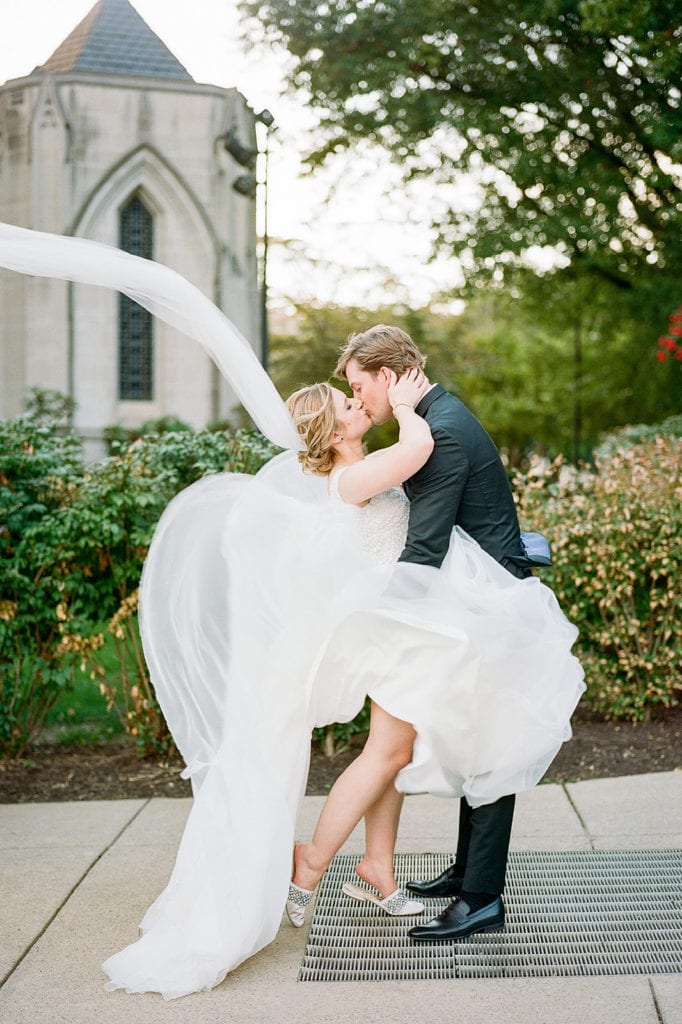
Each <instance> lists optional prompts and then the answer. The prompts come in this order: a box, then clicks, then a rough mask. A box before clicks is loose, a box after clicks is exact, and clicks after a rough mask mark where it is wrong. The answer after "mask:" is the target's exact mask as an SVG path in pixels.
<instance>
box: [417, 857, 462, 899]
mask: <svg viewBox="0 0 682 1024" xmlns="http://www.w3.org/2000/svg"><path fill="white" fill-rule="evenodd" d="M405 888H406V889H409V890H410V892H414V893H416V894H417V895H418V896H435V897H439V896H450V897H451V898H452V897H453V896H459V894H460V892H461V891H462V876H461V875H460V874H455V865H454V864H451V865H450V867H449V868H446V869H445V871H444V872H443V873H442V875H439V876H438V878H432V879H431V881H430V882H421V881H420V882H408V883H407V885H406V887H405Z"/></svg>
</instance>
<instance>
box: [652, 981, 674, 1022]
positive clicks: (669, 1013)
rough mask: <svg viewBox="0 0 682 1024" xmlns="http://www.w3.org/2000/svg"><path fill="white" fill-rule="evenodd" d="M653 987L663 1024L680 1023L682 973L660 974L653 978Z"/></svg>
mask: <svg viewBox="0 0 682 1024" xmlns="http://www.w3.org/2000/svg"><path fill="white" fill-rule="evenodd" d="M651 988H652V991H653V995H654V998H655V1000H656V1006H657V1008H658V1013H659V1016H660V1018H661V1024H680V1021H682V974H671V975H666V976H662V975H659V976H658V977H656V978H652V979H651Z"/></svg>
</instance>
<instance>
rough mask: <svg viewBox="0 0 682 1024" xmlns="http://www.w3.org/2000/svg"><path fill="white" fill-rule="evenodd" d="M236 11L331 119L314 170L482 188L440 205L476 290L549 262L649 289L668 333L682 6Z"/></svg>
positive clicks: (444, 4) (580, 3)
mask: <svg viewBox="0 0 682 1024" xmlns="http://www.w3.org/2000/svg"><path fill="white" fill-rule="evenodd" d="M241 6H242V10H243V11H244V12H245V13H246V14H247V15H248V16H250V20H249V21H248V25H249V31H250V33H251V36H252V38H253V39H259V38H260V39H261V40H264V41H267V42H268V43H269V44H273V43H274V44H279V45H281V46H284V47H286V49H287V50H288V51H289V53H290V54H291V56H292V58H293V62H292V70H291V80H292V82H293V83H294V84H295V85H296V86H298V87H300V88H302V89H303V90H305V91H306V92H307V93H308V94H309V98H310V102H311V103H312V104H313V105H314V106H315V107H316V108H318V110H320V111H321V112H322V117H321V126H320V133H321V137H320V144H319V147H318V148H317V150H316V151H315V152H314V153H313V154H312V155H311V159H312V161H313V163H315V162H321V161H323V160H324V159H326V158H327V157H328V156H330V155H331V154H334V153H338V152H342V151H344V150H347V149H348V148H349V147H351V146H352V145H353V144H355V143H357V142H359V141H362V140H364V141H369V142H372V143H376V144H378V145H380V146H382V147H385V148H386V149H387V150H388V151H389V152H390V153H391V154H392V155H393V157H394V158H395V159H396V160H397V161H398V162H399V163H400V164H401V165H402V167H403V168H404V173H405V176H406V178H409V177H411V176H415V175H427V176H428V177H429V180H430V181H431V182H432V183H433V184H434V185H452V183H453V182H457V180H458V178H459V177H460V176H461V175H463V174H464V175H468V176H472V177H473V179H474V180H475V181H476V183H477V193H478V195H477V202H476V203H475V204H471V202H462V201H460V199H459V196H458V192H457V190H456V189H455V188H450V189H445V191H441V192H440V193H434V208H435V209H436V211H437V212H436V220H437V223H438V227H439V243H440V245H441V246H442V247H444V248H445V249H447V250H448V251H450V252H454V253H456V254H457V255H458V256H459V257H460V259H461V261H462V263H463V267H464V270H465V272H466V273H467V274H468V278H469V281H470V282H473V283H479V284H480V283H483V282H485V281H488V280H490V278H491V277H493V278H494V277H497V278H499V277H500V276H501V275H502V273H503V271H504V268H505V267H506V266H508V265H509V263H510V261H511V262H513V261H515V260H517V259H519V258H521V257H522V255H523V254H524V252H525V251H526V250H527V249H528V248H529V247H532V246H539V247H547V246H549V247H553V248H554V249H556V250H557V251H558V252H560V253H562V254H564V255H565V257H566V258H567V259H568V260H570V261H572V262H573V264H574V266H579V267H580V268H581V269H584V270H585V271H589V273H590V274H591V275H593V274H596V275H599V276H600V277H601V278H603V279H606V280H609V281H611V282H613V283H614V284H615V285H616V286H617V287H619V288H622V289H633V288H639V286H640V285H641V284H642V282H649V281H651V280H652V277H654V278H655V281H656V294H655V295H652V294H651V292H649V293H647V299H648V300H650V308H654V307H655V306H656V305H657V307H658V312H659V319H660V321H661V322H662V323H664V322H665V318H666V317H667V314H668V312H669V310H670V309H672V308H673V307H674V306H675V305H677V301H679V300H676V299H675V296H676V292H678V291H679V274H680V268H681V267H682V231H681V228H682V176H681V175H680V169H679V163H680V158H681V157H682V142H681V139H682V109H681V107H680V82H681V81H682V27H681V25H680V17H679V15H680V9H679V2H678V0H607V2H603V0H599V2H597V0H520V2H515V3H511V2H508V0H488V2H487V3H486V4H479V3H478V2H477V0H423V2H421V3H419V4H417V3H414V2H413V0H378V2H371V3H370V2H367V0H336V2H334V3H326V2H322V0H296V2H295V3H294V2H293V0H265V2H261V0H249V2H243V3H242V5H241ZM675 165H677V166H675ZM439 195H440V198H438V196H439ZM653 331H654V333H657V328H656V327H655V326H654V327H653Z"/></svg>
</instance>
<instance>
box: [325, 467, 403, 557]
mask: <svg viewBox="0 0 682 1024" xmlns="http://www.w3.org/2000/svg"><path fill="white" fill-rule="evenodd" d="M347 468H348V467H346V466H344V467H342V468H341V469H339V470H336V471H335V472H334V473H332V474H331V476H330V478H329V494H330V496H331V498H332V499H333V500H336V501H343V498H342V497H341V495H340V494H339V479H340V477H341V475H342V473H343V472H344V469H347ZM357 513H358V519H359V524H360V543H361V544H362V549H363V551H364V552H365V553H366V554H367V555H369V557H370V558H371V560H372V561H373V562H374V564H375V565H390V564H391V563H392V562H397V561H398V558H399V557H400V554H401V552H402V550H403V548H404V547H405V538H406V537H407V521H408V518H409V514H410V502H409V500H408V498H407V496H406V494H405V492H404V491H403V490H402V488H401V487H389V489H388V490H386V491H382V492H381V493H380V494H377V495H375V496H374V497H373V498H372V499H371V500H370V501H369V502H368V504H367V505H363V506H362V508H358V509H357Z"/></svg>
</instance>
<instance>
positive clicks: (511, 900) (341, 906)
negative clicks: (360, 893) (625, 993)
mask: <svg viewBox="0 0 682 1024" xmlns="http://www.w3.org/2000/svg"><path fill="white" fill-rule="evenodd" d="M452 860H453V858H452V857H451V856H448V855H447V854H439V853H426V854H398V855H397V857H396V877H397V879H398V884H399V885H404V884H405V882H407V881H409V879H411V878H434V877H435V876H436V875H438V874H440V872H441V871H443V870H444V869H445V868H446V867H447V865H448V864H451V863H452ZM356 863H357V857H354V856H349V855H339V856H337V857H335V858H334V860H333V861H332V864H331V866H330V868H329V870H328V872H327V874H326V875H325V877H324V878H323V880H322V883H321V886H320V892H319V895H318V898H317V903H316V906H315V913H314V915H313V919H312V922H311V925H310V934H309V936H308V945H307V947H306V952H305V956H304V958H303V963H302V965H301V970H300V972H299V976H298V980H299V981H400V980H428V979H437V978H539V977H559V976H561V977H566V976H572V975H599V974H675V973H682V850H639V851H637V850H636V851H632V850H627V851H600V852H592V851H590V852H584V851H579V852H567V853H548V852H528V853H526V852H518V853H512V854H510V858H509V868H508V871H507V886H506V891H505V904H506V908H507V926H506V929H505V930H504V931H503V932H499V933H489V934H482V935H472V936H470V937H469V938H468V939H465V940H463V941H461V942H434V943H424V944H422V943H415V942H412V941H411V940H410V939H409V938H408V935H407V931H408V929H409V928H411V927H412V925H414V924H417V923H419V921H422V920H430V918H431V917H434V916H435V915H436V914H437V913H439V912H440V911H441V910H442V909H443V908H444V907H445V906H447V904H448V902H449V901H448V900H427V901H426V911H425V913H424V914H423V915H420V916H419V917H403V918H400V917H395V918H392V917H388V916H387V915H386V914H384V913H382V911H380V910H379V908H378V907H376V906H374V905H372V904H369V903H357V902H355V901H354V900H351V899H349V898H348V897H347V896H344V895H343V893H342V892H341V886H342V885H343V883H344V882H346V881H357V880H358V879H357V876H356V875H355V871H354V869H355V864H356Z"/></svg>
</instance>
